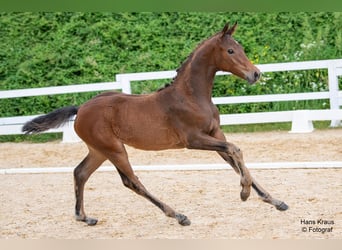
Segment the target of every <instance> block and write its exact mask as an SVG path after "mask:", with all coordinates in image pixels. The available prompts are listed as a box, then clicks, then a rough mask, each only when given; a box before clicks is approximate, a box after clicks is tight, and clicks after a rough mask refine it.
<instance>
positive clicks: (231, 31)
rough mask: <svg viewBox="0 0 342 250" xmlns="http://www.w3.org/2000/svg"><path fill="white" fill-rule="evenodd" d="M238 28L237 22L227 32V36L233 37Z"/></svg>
mask: <svg viewBox="0 0 342 250" xmlns="http://www.w3.org/2000/svg"><path fill="white" fill-rule="evenodd" d="M236 27H237V22H235V23H234V25H233V26H232V27H230V28H229V29H228V30H227V32H226V34H228V35H230V36H232V35H233V34H234V32H235V29H236Z"/></svg>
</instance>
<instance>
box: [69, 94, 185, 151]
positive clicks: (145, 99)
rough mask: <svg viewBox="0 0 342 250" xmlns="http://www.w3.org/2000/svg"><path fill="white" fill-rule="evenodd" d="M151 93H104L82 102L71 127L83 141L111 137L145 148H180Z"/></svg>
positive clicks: (163, 112) (164, 115)
mask: <svg viewBox="0 0 342 250" xmlns="http://www.w3.org/2000/svg"><path fill="white" fill-rule="evenodd" d="M169 119H170V118H169V117H168V115H167V113H165V111H164V109H163V108H162V107H161V105H160V104H159V103H158V100H157V98H156V95H155V94H148V95H128V94H124V93H119V92H105V93H102V94H100V95H98V96H96V97H94V98H93V99H91V100H89V101H88V102H86V103H85V104H83V105H82V106H81V107H80V109H79V111H78V114H77V118H76V121H75V130H76V132H77V134H78V135H79V136H80V137H81V138H82V139H83V140H84V141H86V142H87V141H89V140H106V141H108V140H115V139H119V140H120V141H121V142H122V143H124V144H127V145H130V146H133V147H136V148H140V149H145V150H161V149H167V148H180V147H183V145H182V144H181V143H180V141H179V138H178V135H177V134H176V133H175V131H174V129H173V128H172V127H170V123H169Z"/></svg>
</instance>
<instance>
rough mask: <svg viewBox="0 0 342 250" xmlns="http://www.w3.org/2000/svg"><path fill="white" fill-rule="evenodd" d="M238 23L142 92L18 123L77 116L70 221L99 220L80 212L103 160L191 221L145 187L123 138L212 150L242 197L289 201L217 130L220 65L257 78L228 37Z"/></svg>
mask: <svg viewBox="0 0 342 250" xmlns="http://www.w3.org/2000/svg"><path fill="white" fill-rule="evenodd" d="M236 27H237V24H236V23H235V24H234V25H233V26H231V27H230V26H229V24H227V25H225V26H224V28H223V29H222V31H220V32H218V33H217V34H215V35H213V36H212V37H210V38H209V39H207V40H205V41H203V42H202V43H200V44H199V45H198V47H197V48H196V49H195V50H194V51H193V52H192V53H191V54H190V56H189V57H188V58H187V60H186V61H185V62H184V63H183V64H182V65H181V67H180V68H179V69H178V71H177V75H176V77H175V78H174V79H173V81H172V83H171V84H169V85H168V86H167V87H165V88H163V89H161V90H159V91H156V92H154V93H152V94H147V95H128V94H123V93H118V92H105V93H103V94H100V95H98V96H96V97H94V98H93V99H91V100H89V101H88V102H86V103H84V104H83V105H81V106H80V107H74V106H70V107H65V108H61V109H58V110H55V111H53V112H51V113H49V114H47V115H43V116H40V117H38V118H36V119H34V120H32V121H30V122H28V123H27V124H25V125H24V127H23V131H25V132H26V133H38V132H42V131H44V130H47V129H50V128H54V127H58V126H60V125H61V124H63V123H64V122H66V121H68V120H69V119H70V117H72V116H74V115H76V114H77V116H76V120H75V131H76V133H77V134H78V136H79V137H80V138H81V139H82V140H83V141H84V142H85V143H86V145H87V146H88V149H89V152H88V155H87V156H86V157H85V158H84V159H83V161H82V162H81V163H80V164H79V165H78V166H77V167H76V169H75V170H74V182H75V195H76V207H75V209H76V211H75V215H76V220H78V221H84V222H86V223H87V224H88V225H95V224H96V223H97V219H94V218H91V217H88V216H87V215H86V214H85V211H84V205H83V192H84V185H85V183H86V181H87V180H88V178H89V176H90V175H91V174H92V173H93V172H94V171H95V170H96V169H97V168H98V167H99V166H100V165H101V164H102V163H103V162H104V161H105V160H106V159H109V160H110V161H111V162H112V163H113V165H114V166H115V167H116V169H117V171H118V173H119V174H120V176H121V179H122V182H123V184H124V185H125V186H126V187H128V188H130V189H131V190H133V191H134V192H136V193H137V194H139V195H142V196H143V197H145V198H146V199H148V200H149V201H151V202H152V203H153V204H155V205H156V206H157V207H159V208H160V209H161V210H162V211H163V212H164V213H165V215H166V216H169V217H172V218H175V219H177V221H178V223H179V224H181V225H183V226H185V225H190V220H189V219H188V218H187V217H186V216H185V215H183V214H180V213H178V212H176V211H175V210H174V209H172V208H171V207H169V206H168V205H167V204H165V203H164V202H162V201H160V200H159V199H157V198H156V197H154V196H153V195H152V194H151V193H149V192H148V191H147V190H146V188H145V187H144V186H143V184H142V183H141V182H140V181H139V179H138V178H137V176H136V175H135V174H134V172H133V170H132V167H131V165H130V163H129V161H128V156H127V152H126V149H125V146H124V145H125V144H126V145H130V146H133V147H135V148H138V149H143V150H163V149H178V148H188V149H202V150H211V151H217V152H218V154H219V155H220V156H221V157H222V158H223V159H224V160H225V161H226V162H227V163H229V165H231V166H232V167H233V169H234V170H235V172H236V173H238V174H239V175H240V183H241V186H242V190H241V193H240V196H241V199H242V200H243V201H245V200H246V199H247V198H248V197H249V195H250V190H251V187H253V188H254V189H255V190H256V192H257V193H258V195H259V196H260V197H261V199H262V200H263V201H265V202H267V203H270V204H272V205H274V206H275V207H276V208H277V209H279V210H286V209H287V208H288V206H287V205H286V204H285V203H284V202H282V201H279V200H276V199H274V198H272V197H271V195H270V194H269V193H268V192H266V191H265V190H264V189H263V188H262V187H261V186H260V185H259V184H258V183H257V182H256V181H255V180H254V179H253V178H252V176H251V175H250V173H249V171H248V169H247V168H246V166H245V163H244V160H243V157H242V152H241V150H240V149H239V148H238V147H237V146H235V145H234V144H232V143H230V142H227V141H226V138H225V136H224V134H223V133H222V131H221V130H220V121H219V112H218V109H217V108H216V106H215V105H214V104H213V103H212V100H211V95H212V88H213V83H214V77H215V73H216V72H217V71H219V70H221V71H228V72H231V73H233V74H234V75H236V76H238V77H241V78H243V79H245V80H247V81H248V82H249V83H255V82H256V81H257V80H258V79H259V78H260V71H259V69H258V68H256V67H255V66H254V65H253V64H252V63H251V62H250V61H249V60H248V58H247V57H246V55H245V53H244V50H243V48H242V47H241V45H239V44H238V43H237V42H236V41H235V40H234V39H233V37H232V35H233V33H234V31H235V29H236Z"/></svg>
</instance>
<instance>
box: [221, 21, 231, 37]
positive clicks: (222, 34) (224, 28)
mask: <svg viewBox="0 0 342 250" xmlns="http://www.w3.org/2000/svg"><path fill="white" fill-rule="evenodd" d="M228 29H229V23H226V25H225V26H224V27H223V29H222V31H221V37H223V36H225V35H226V34H227V31H228Z"/></svg>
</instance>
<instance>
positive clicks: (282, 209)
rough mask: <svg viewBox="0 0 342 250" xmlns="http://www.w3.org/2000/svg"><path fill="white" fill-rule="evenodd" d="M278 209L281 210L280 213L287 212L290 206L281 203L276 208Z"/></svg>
mask: <svg viewBox="0 0 342 250" xmlns="http://www.w3.org/2000/svg"><path fill="white" fill-rule="evenodd" d="M276 208H277V209H278V210H279V211H286V210H287V209H288V208H289V206H288V205H286V204H285V202H281V203H280V204H279V205H277V206H276Z"/></svg>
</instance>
